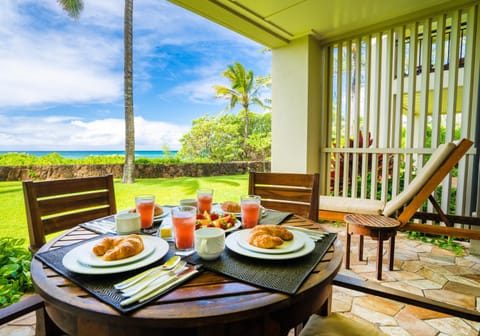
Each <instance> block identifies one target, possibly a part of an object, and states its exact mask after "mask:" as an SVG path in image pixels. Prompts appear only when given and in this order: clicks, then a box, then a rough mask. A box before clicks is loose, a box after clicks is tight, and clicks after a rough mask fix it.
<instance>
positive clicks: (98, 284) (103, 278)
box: [35, 236, 174, 314]
mask: <svg viewBox="0 0 480 336" xmlns="http://www.w3.org/2000/svg"><path fill="white" fill-rule="evenodd" d="M99 237H102V236H98V237H95V238H91V239H89V240H92V239H98V238H99ZM87 241H88V240H84V241H82V242H79V243H75V244H72V245H68V246H64V247H60V248H58V249H55V250H50V251H46V252H42V253H36V254H35V257H36V258H37V259H39V260H41V261H42V262H43V263H45V264H46V265H47V266H49V267H51V268H52V269H54V270H55V271H56V272H58V273H60V274H61V275H63V276H64V277H66V278H67V279H69V280H71V281H72V282H74V283H75V284H76V285H78V286H80V287H82V288H83V289H85V290H86V291H87V292H89V293H90V294H92V295H93V296H95V297H96V298H98V299H99V300H101V301H103V302H105V303H107V304H109V305H111V306H112V307H114V308H115V309H117V310H118V311H120V312H121V313H124V314H126V313H130V312H132V311H135V310H137V309H139V308H141V307H143V306H145V305H146V304H148V303H149V302H152V301H154V300H156V299H158V298H159V297H160V296H162V295H165V294H166V293H162V294H160V295H157V296H155V297H153V298H151V299H149V300H147V301H145V302H142V303H138V302H137V303H133V304H131V305H129V306H127V307H122V306H121V305H120V301H122V300H124V299H125V297H123V296H121V295H120V292H119V291H117V290H116V289H115V288H113V285H114V284H116V283H117V282H120V281H123V280H125V279H128V278H129V277H131V276H134V275H135V274H139V273H141V272H143V271H144V270H146V269H149V268H152V267H154V266H158V265H161V264H162V263H164V262H165V261H166V260H167V259H168V258H170V257H171V256H173V255H174V249H173V246H172V245H170V249H169V251H168V253H167V254H166V255H165V256H164V257H163V258H161V259H160V260H159V261H157V262H155V263H153V264H150V265H148V266H145V267H143V268H139V269H136V270H133V271H128V272H122V273H117V274H105V275H85V274H78V273H74V272H70V271H69V270H68V269H66V268H65V267H64V266H63V263H62V259H63V256H64V255H65V254H66V253H67V252H69V251H70V250H72V249H73V248H75V247H76V246H78V245H80V244H84V243H85V242H87ZM173 289H174V288H171V289H170V291H171V290H173Z"/></svg>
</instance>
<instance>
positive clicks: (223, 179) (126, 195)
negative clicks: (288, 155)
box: [0, 175, 248, 242]
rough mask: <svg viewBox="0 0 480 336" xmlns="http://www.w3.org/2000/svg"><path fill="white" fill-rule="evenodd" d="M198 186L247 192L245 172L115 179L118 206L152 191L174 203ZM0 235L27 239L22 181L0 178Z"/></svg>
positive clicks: (222, 197) (226, 194) (226, 193)
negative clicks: (225, 174) (208, 175)
mask: <svg viewBox="0 0 480 336" xmlns="http://www.w3.org/2000/svg"><path fill="white" fill-rule="evenodd" d="M200 187H203V188H212V189H214V202H223V201H226V200H234V201H239V199H240V196H241V195H243V194H246V193H247V189H248V176H247V175H232V176H212V177H180V178H155V179H137V180H136V183H134V184H123V183H121V181H120V180H115V197H116V200H117V210H118V211H120V210H123V209H128V208H131V207H133V206H134V196H135V195H140V194H154V195H155V196H156V199H157V203H159V204H162V205H175V204H178V201H179V200H180V199H183V198H195V196H196V194H195V192H196V190H197V189H198V188H200ZM0 207H1V210H0V236H1V237H5V236H8V237H15V238H25V239H26V240H27V242H28V227H27V221H26V215H25V205H24V202H23V191H22V183H21V182H0Z"/></svg>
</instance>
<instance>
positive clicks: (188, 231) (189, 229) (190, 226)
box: [172, 206, 197, 255]
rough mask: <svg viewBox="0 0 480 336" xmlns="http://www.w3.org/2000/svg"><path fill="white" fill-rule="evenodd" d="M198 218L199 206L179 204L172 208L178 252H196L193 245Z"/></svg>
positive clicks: (187, 253) (180, 253) (181, 253)
mask: <svg viewBox="0 0 480 336" xmlns="http://www.w3.org/2000/svg"><path fill="white" fill-rule="evenodd" d="M196 220H197V208H195V207H192V206H178V207H175V208H173V209H172V223H173V232H174V234H175V247H176V252H175V253H176V254H178V255H189V254H191V253H193V252H194V248H193V246H194V234H195V222H196Z"/></svg>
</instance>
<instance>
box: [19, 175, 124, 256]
mask: <svg viewBox="0 0 480 336" xmlns="http://www.w3.org/2000/svg"><path fill="white" fill-rule="evenodd" d="M23 195H24V200H25V210H26V214H27V223H28V233H29V237H30V247H29V249H30V251H32V252H36V251H37V250H38V249H39V248H40V247H41V246H42V245H43V244H45V242H46V239H45V236H46V235H48V234H51V233H55V232H59V231H63V230H66V229H70V228H73V227H74V226H76V225H78V224H80V223H84V222H87V221H90V220H93V219H97V218H101V217H105V216H109V215H113V214H115V213H116V212H117V208H116V203H115V192H114V186H113V176H112V175H104V176H95V177H81V178H69V179H59V180H49V181H35V182H34V181H23Z"/></svg>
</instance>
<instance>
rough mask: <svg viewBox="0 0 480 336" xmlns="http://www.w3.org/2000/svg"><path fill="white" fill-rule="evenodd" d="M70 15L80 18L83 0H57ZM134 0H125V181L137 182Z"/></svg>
mask: <svg viewBox="0 0 480 336" xmlns="http://www.w3.org/2000/svg"><path fill="white" fill-rule="evenodd" d="M57 1H58V2H59V4H60V5H61V6H62V8H63V9H64V10H65V11H66V12H67V14H68V15H69V16H71V17H72V18H74V19H78V17H79V16H80V12H81V11H82V10H83V0H57ZM132 23H133V0H125V14H124V18H123V26H124V27H123V30H124V37H123V40H124V49H125V52H124V74H123V78H124V99H125V164H124V166H123V179H122V181H123V183H133V182H135V123H134V113H133V70H132V69H133V66H132V64H133V52H132V46H133V34H132V31H133V24H132Z"/></svg>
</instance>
